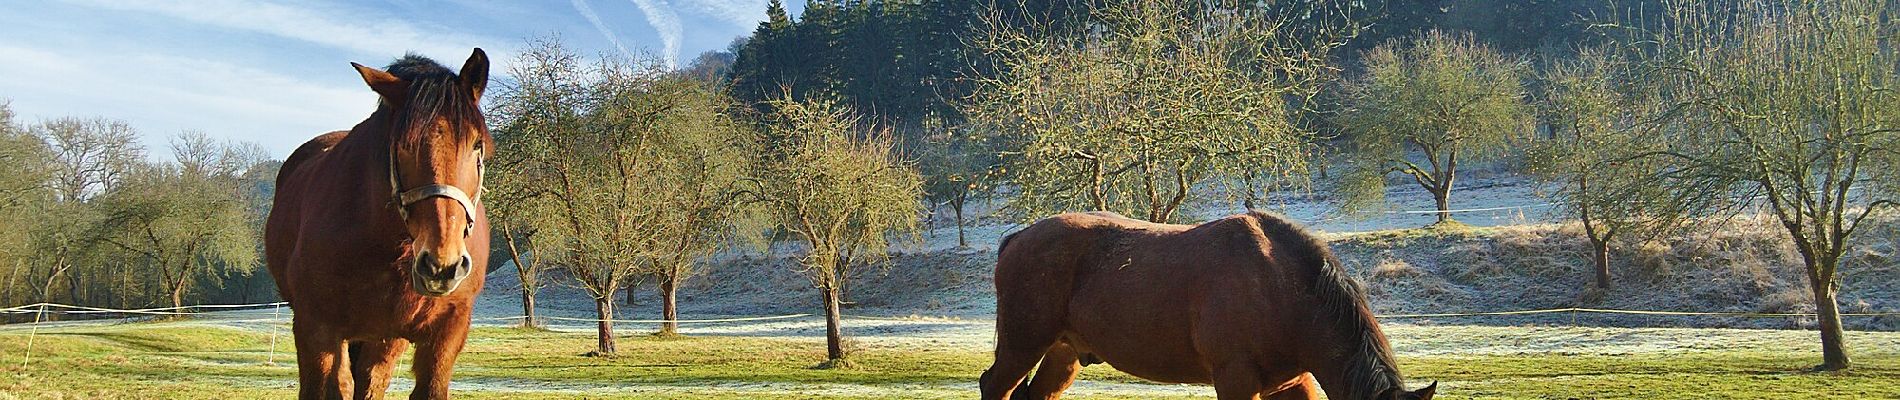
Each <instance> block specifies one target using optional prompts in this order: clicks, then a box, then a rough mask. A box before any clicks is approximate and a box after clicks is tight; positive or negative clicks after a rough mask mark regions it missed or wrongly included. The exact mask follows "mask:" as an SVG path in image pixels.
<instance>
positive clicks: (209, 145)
mask: <svg viewBox="0 0 1900 400" xmlns="http://www.w3.org/2000/svg"><path fill="white" fill-rule="evenodd" d="M172 154H173V158H174V159H176V160H177V161H176V163H175V164H148V165H147V166H145V167H143V168H139V170H140V171H139V172H135V173H131V174H128V175H127V176H126V177H124V182H123V184H122V186H123V187H122V188H119V189H115V190H113V191H110V192H106V193H105V194H104V195H103V196H102V197H101V201H100V203H102V206H103V207H104V210H105V211H104V212H105V219H104V220H103V221H102V223H101V224H99V225H98V226H96V227H95V228H94V229H95V233H94V236H93V237H95V238H96V240H98V241H101V242H103V243H107V244H110V245H111V246H113V247H116V248H118V249H119V250H123V251H126V252H130V253H134V254H137V255H139V256H140V257H141V258H143V259H144V261H145V263H146V265H148V266H149V267H150V268H151V269H152V270H154V271H155V272H157V274H156V275H157V276H156V277H157V278H158V279H159V282H158V285H157V287H161V288H164V290H165V294H166V295H167V296H168V297H170V299H171V305H172V306H173V307H182V306H184V305H185V291H186V290H187V289H189V288H191V286H192V285H193V283H194V279H197V278H198V277H201V276H205V275H207V274H215V273H220V272H230V273H249V272H250V271H251V270H252V269H253V268H255V267H256V265H257V262H258V260H257V242H258V240H259V239H258V236H257V232H256V230H255V229H253V228H252V224H253V223H254V222H255V221H253V220H252V218H251V216H250V210H249V208H247V205H248V204H247V203H248V197H247V193H246V191H247V190H248V189H249V188H247V187H245V185H244V183H245V181H244V180H243V179H242V176H243V175H244V170H245V168H249V167H251V166H255V165H259V164H260V161H261V160H262V159H263V157H264V156H263V154H264V152H263V151H262V150H261V148H259V147H257V146H256V145H249V144H232V143H218V142H215V141H213V140H211V139H210V138H208V137H206V136H204V135H203V134H199V133H191V132H187V133H185V134H184V135H181V136H179V137H177V138H175V139H174V140H173V141H172Z"/></svg>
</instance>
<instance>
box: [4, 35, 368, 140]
mask: <svg viewBox="0 0 1900 400" xmlns="http://www.w3.org/2000/svg"><path fill="white" fill-rule="evenodd" d="M0 59H4V60H8V62H5V63H0V76H5V77H7V79H5V80H0V93H6V94H7V96H9V97H11V98H12V100H13V106H14V108H15V109H16V110H17V111H19V112H20V114H21V115H22V116H26V117H27V118H26V119H25V121H28V122H31V121H34V120H35V119H47V118H56V117H62V116H68V115H76V116H103V117H107V118H115V119H123V120H126V121H129V122H131V123H132V124H133V125H134V126H138V127H139V128H140V134H141V135H142V141H143V142H144V143H145V145H146V146H147V147H148V148H152V149H155V150H160V152H161V153H162V149H164V148H165V147H164V146H165V144H166V143H167V141H168V140H169V138H170V137H172V136H174V135H177V134H178V133H179V132H181V131H183V130H186V129H194V130H200V131H203V132H206V133H207V134H210V135H212V136H213V137H216V138H220V139H230V140H240V141H249V142H255V143H259V144H262V145H264V146H265V148H267V149H269V150H270V151H271V152H272V153H273V154H276V155H278V156H283V155H286V154H289V153H290V150H291V149H294V148H296V146H298V145H300V144H302V143H303V142H304V141H306V140H309V139H310V138H312V137H315V136H316V135H317V134H321V133H323V132H328V131H332V130H339V129H348V128H349V127H350V126H351V125H354V124H356V123H357V122H359V121H361V120H362V119H363V118H364V117H366V116H368V115H369V112H370V111H372V110H374V109H375V95H374V94H373V93H371V92H370V91H369V89H367V88H364V87H362V86H361V85H360V82H358V81H356V80H355V79H356V76H355V74H354V73H350V72H347V71H341V72H339V73H338V74H337V75H338V76H339V77H338V78H334V80H332V81H333V82H336V83H332V84H328V85H326V84H318V83H313V82H309V81H308V80H306V79H301V78H297V77H291V76H285V75H282V74H278V73H275V72H270V71H265V70H259V69H254V68H248V67H243V66H238V65H233V64H229V63H223V62H217V61H210V60H202V59H194V58H187V57H178V56H171V55H159V54H96V53H74V52H70V51H64V50H62V49H45V48H32V47H19V46H12V45H5V44H0Z"/></svg>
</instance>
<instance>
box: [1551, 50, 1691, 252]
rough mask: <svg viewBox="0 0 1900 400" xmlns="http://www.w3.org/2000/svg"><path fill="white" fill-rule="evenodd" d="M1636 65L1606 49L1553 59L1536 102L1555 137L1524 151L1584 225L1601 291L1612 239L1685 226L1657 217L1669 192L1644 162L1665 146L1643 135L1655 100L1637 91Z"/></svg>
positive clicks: (1654, 166)
mask: <svg viewBox="0 0 1900 400" xmlns="http://www.w3.org/2000/svg"><path fill="white" fill-rule="evenodd" d="M1631 61H1632V60H1630V59H1629V58H1628V57H1627V55H1626V54H1623V53H1621V52H1619V51H1618V50H1615V49H1601V48H1591V49H1584V50H1583V51H1581V52H1579V53H1578V54H1577V55H1576V56H1575V57H1574V58H1565V59H1559V60H1553V61H1552V62H1551V63H1550V65H1548V66H1547V67H1546V69H1545V71H1544V72H1543V73H1542V76H1541V78H1542V79H1541V82H1542V87H1543V90H1542V91H1541V96H1539V99H1538V102H1537V104H1538V106H1539V108H1540V113H1541V114H1542V115H1543V120H1544V121H1545V123H1547V124H1548V125H1549V126H1550V128H1551V137H1550V138H1549V139H1548V140H1543V141H1539V142H1538V143H1537V144H1536V145H1535V146H1531V147H1530V148H1529V149H1528V150H1527V151H1526V153H1525V156H1526V159H1527V161H1528V162H1527V165H1528V168H1527V170H1528V172H1530V174H1531V175H1532V176H1534V177H1537V178H1539V179H1542V180H1545V181H1549V182H1553V183H1556V184H1557V190H1556V192H1555V193H1554V195H1555V197H1556V198H1557V199H1558V200H1559V201H1560V202H1562V203H1563V204H1564V205H1566V206H1567V207H1568V208H1569V210H1570V212H1571V213H1572V214H1574V215H1575V216H1576V217H1577V219H1578V221H1579V222H1580V223H1581V224H1582V225H1583V233H1584V236H1585V238H1586V239H1589V242H1590V252H1589V258H1590V260H1591V262H1592V263H1593V264H1594V265H1595V270H1596V280H1595V282H1596V287H1598V288H1603V289H1607V288H1609V287H1610V285H1611V281H1612V279H1611V278H1612V277H1611V274H1610V245H1611V244H1612V243H1613V242H1614V241H1616V240H1617V239H1619V238H1627V237H1637V238H1644V237H1649V236H1652V235H1654V234H1657V233H1659V232H1662V231H1664V230H1666V229H1667V228H1669V227H1671V226H1670V225H1671V223H1672V222H1675V221H1679V220H1680V219H1678V218H1667V217H1664V216H1661V215H1658V214H1659V213H1664V212H1667V207H1658V206H1657V204H1658V203H1660V202H1662V201H1666V200H1667V193H1665V191H1664V190H1663V189H1662V187H1661V186H1659V185H1655V184H1654V182H1652V181H1650V180H1649V177H1648V176H1646V175H1647V174H1649V173H1651V172H1652V171H1654V170H1656V169H1657V168H1659V167H1660V166H1659V165H1658V163H1657V162H1656V160H1653V159H1644V158H1642V157H1638V156H1639V155H1641V154H1643V153H1644V152H1646V151H1653V150H1656V149H1659V148H1661V146H1662V142H1661V141H1660V139H1661V138H1660V137H1658V136H1656V135H1648V134H1646V132H1643V131H1642V130H1640V129H1638V128H1639V123H1641V122H1643V121H1647V120H1649V119H1650V118H1653V114H1654V110H1653V109H1652V108H1653V107H1650V105H1649V104H1650V103H1652V101H1650V100H1652V99H1649V98H1646V97H1645V96H1646V95H1645V91H1644V90H1642V89H1641V88H1638V87H1636V86H1635V85H1634V81H1635V80H1636V79H1637V78H1636V77H1633V76H1632V74H1635V73H1638V71H1640V70H1641V69H1640V68H1638V67H1637V66H1636V65H1634V63H1632V62H1631Z"/></svg>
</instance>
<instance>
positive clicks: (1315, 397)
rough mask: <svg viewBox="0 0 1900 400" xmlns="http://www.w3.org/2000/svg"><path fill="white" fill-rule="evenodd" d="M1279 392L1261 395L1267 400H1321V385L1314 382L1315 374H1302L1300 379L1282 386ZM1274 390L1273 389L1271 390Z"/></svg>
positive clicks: (1274, 391) (1278, 389)
mask: <svg viewBox="0 0 1900 400" xmlns="http://www.w3.org/2000/svg"><path fill="white" fill-rule="evenodd" d="M1274 389H1277V390H1273V391H1269V392H1265V393H1261V394H1262V395H1263V396H1261V398H1264V399H1266V400H1319V398H1320V394H1319V383H1318V382H1314V381H1313V374H1300V377H1299V379H1295V380H1294V381H1293V382H1288V383H1287V384H1285V385H1281V386H1280V387H1278V388H1274ZM1270 390H1272V389H1270Z"/></svg>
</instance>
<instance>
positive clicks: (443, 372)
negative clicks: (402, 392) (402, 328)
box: [409, 328, 468, 400]
mask: <svg viewBox="0 0 1900 400" xmlns="http://www.w3.org/2000/svg"><path fill="white" fill-rule="evenodd" d="M467 340H468V329H466V328H463V329H455V330H453V331H451V332H445V333H443V334H441V335H440V336H438V337H437V338H436V339H435V340H432V341H416V343H415V344H416V359H415V365H414V366H413V371H414V372H415V375H416V390H415V391H413V392H409V399H410V400H422V399H447V398H449V372H450V370H451V369H454V368H455V357H456V356H459V355H461V354H462V344H463V343H465V342H466V341H467Z"/></svg>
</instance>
